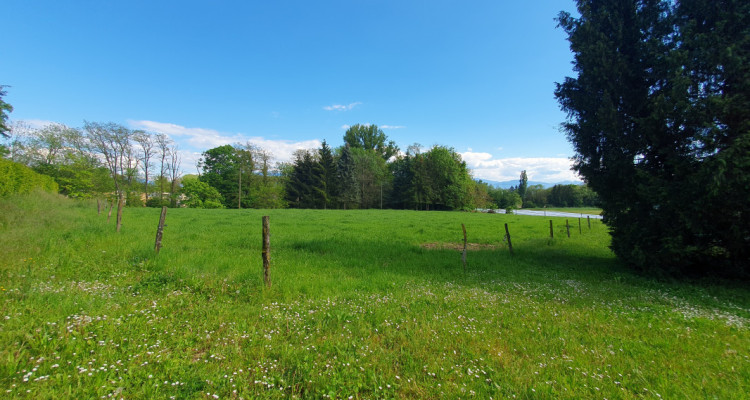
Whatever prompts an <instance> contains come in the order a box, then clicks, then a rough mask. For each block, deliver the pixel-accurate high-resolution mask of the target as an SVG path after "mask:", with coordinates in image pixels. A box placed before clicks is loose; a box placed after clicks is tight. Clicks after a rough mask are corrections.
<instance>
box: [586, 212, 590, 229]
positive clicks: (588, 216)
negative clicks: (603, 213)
mask: <svg viewBox="0 0 750 400" xmlns="http://www.w3.org/2000/svg"><path fill="white" fill-rule="evenodd" d="M586 220H587V221H588V222H589V229H591V216H590V215H587V216H586Z"/></svg>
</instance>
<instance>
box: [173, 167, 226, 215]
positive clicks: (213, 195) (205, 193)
mask: <svg viewBox="0 0 750 400" xmlns="http://www.w3.org/2000/svg"><path fill="white" fill-rule="evenodd" d="M181 184H182V188H181V193H182V194H184V195H185V201H184V202H183V204H184V205H186V206H187V207H190V208H224V205H223V204H222V201H221V200H222V198H221V193H219V191H218V190H216V188H214V187H212V186H211V185H209V184H207V183H206V182H202V181H200V180H199V179H198V177H196V176H195V175H185V176H184V177H183V178H182V181H181Z"/></svg>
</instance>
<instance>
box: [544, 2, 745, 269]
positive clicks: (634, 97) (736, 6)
mask: <svg viewBox="0 0 750 400" xmlns="http://www.w3.org/2000/svg"><path fill="white" fill-rule="evenodd" d="M577 3H578V11H579V14H580V16H579V17H574V16H572V15H571V14H569V13H561V14H560V16H559V19H558V21H559V25H560V26H561V27H562V28H563V29H564V30H565V31H566V33H567V34H568V40H569V42H570V47H571V49H572V50H573V52H574V54H575V61H574V69H575V71H576V72H577V76H576V77H572V78H566V79H565V81H564V82H563V83H562V84H558V85H557V88H556V91H555V96H556V97H557V99H558V101H559V102H560V104H561V107H562V108H563V110H565V111H566V112H567V113H568V116H569V119H568V121H567V122H566V123H565V124H564V125H563V127H564V129H565V131H566V133H567V136H568V139H569V140H570V141H571V142H572V143H573V145H574V147H575V150H576V156H575V163H574V169H575V170H576V171H577V172H578V173H579V174H580V175H581V176H582V177H583V178H584V179H585V180H586V182H587V183H588V185H589V186H590V187H591V188H592V189H593V190H594V191H595V192H596V193H597V194H598V195H599V199H600V202H601V206H602V209H603V215H604V218H605V222H606V223H607V224H608V225H609V227H610V230H611V233H612V248H613V250H614V251H615V253H616V254H617V255H618V256H619V257H620V258H621V259H623V260H624V261H626V262H627V263H628V264H630V265H632V266H634V267H635V268H639V269H642V270H649V271H662V272H667V273H671V274H685V273H699V274H726V275H743V276H746V275H747V274H748V273H749V272H750V270H748V265H750V210H749V209H748V202H747V199H748V198H750V3H749V2H747V1H744V0H719V1H710V2H709V1H707V0H692V1H680V2H677V1H660V0H627V1H622V0H607V1H593V0H579V1H578V2H577Z"/></svg>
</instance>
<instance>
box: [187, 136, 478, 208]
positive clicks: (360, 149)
mask: <svg viewBox="0 0 750 400" xmlns="http://www.w3.org/2000/svg"><path fill="white" fill-rule="evenodd" d="M343 139H344V144H343V145H342V146H340V147H338V148H335V149H334V148H331V147H330V146H329V145H328V143H327V142H326V141H323V143H322V145H321V147H320V148H317V149H301V150H297V151H296V152H295V153H294V156H293V160H292V161H290V162H287V163H279V164H277V165H276V168H275V169H271V166H270V164H269V161H270V159H271V155H270V154H269V153H268V152H267V151H264V150H263V149H260V148H258V147H256V146H253V145H252V144H246V145H234V146H231V145H225V146H219V147H216V148H213V149H210V150H207V151H205V152H204V153H203V157H202V158H201V161H200V163H199V167H200V168H199V169H200V171H199V176H198V178H197V180H198V181H199V182H202V183H205V184H207V185H208V186H210V187H212V188H215V189H216V191H217V194H218V195H219V196H217V197H214V200H215V201H218V202H220V203H221V204H222V206H224V207H227V208H242V207H258V208H269V207H292V208H316V209H329V208H337V209H355V208H406V209H416V210H460V209H469V208H475V207H481V206H487V205H488V202H489V201H490V199H489V197H488V195H487V193H486V192H485V193H483V195H482V194H477V193H476V188H477V184H476V183H475V182H474V181H473V179H472V178H471V175H470V174H469V170H468V168H467V166H466V163H465V162H463V161H462V160H461V157H460V155H459V154H458V153H456V152H455V150H453V149H451V148H447V147H443V146H434V147H432V148H431V149H429V150H427V151H422V149H421V147H420V146H419V145H413V146H410V147H409V149H408V150H407V151H406V153H401V152H400V150H399V148H398V147H397V146H396V144H395V143H394V142H393V141H390V140H388V138H387V136H386V135H385V133H383V131H382V129H379V128H378V127H377V125H370V124H368V125H362V124H357V125H353V126H351V127H349V128H348V129H347V131H346V133H345V134H344V137H343Z"/></svg>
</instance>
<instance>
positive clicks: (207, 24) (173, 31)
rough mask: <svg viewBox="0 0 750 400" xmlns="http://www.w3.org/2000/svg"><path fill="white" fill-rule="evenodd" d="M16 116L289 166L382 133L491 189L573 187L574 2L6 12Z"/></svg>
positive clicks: (44, 7)
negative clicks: (229, 148) (121, 131)
mask: <svg viewBox="0 0 750 400" xmlns="http://www.w3.org/2000/svg"><path fill="white" fill-rule="evenodd" d="M3 9H4V11H3V17H2V25H3V31H4V32H5V35H4V37H5V40H3V41H2V43H1V44H0V84H2V85H9V86H10V87H9V88H7V92H8V94H7V96H6V97H5V100H6V101H7V102H9V103H10V104H12V105H13V107H14V108H15V111H14V112H13V113H12V114H10V117H11V120H12V121H16V122H17V121H26V122H27V123H29V124H41V123H44V121H54V122H60V123H64V124H66V125H69V126H73V127H78V126H81V125H82V124H83V120H87V121H97V122H109V121H111V122H117V123H121V124H124V125H127V126H129V127H131V128H139V129H148V130H151V131H159V132H164V133H167V134H168V135H170V137H172V138H173V139H174V140H175V141H176V142H177V143H178V144H179V146H180V148H181V149H182V151H183V152H184V153H183V168H184V169H185V171H186V172H193V171H194V161H195V160H196V159H197V158H198V157H199V156H200V152H202V151H204V150H206V149H209V148H212V147H215V146H218V145H221V144H227V143H234V142H243V143H244V142H247V141H252V142H254V143H256V144H259V145H261V146H262V147H265V148H267V149H268V150H271V151H272V152H273V153H274V154H275V155H276V157H277V159H279V160H281V161H284V160H288V159H289V156H290V155H291V152H292V151H293V150H294V149H296V148H310V147H316V146H318V145H319V143H320V141H322V140H323V139H325V140H327V141H328V143H329V144H331V145H333V146H338V145H341V144H342V142H343V140H342V137H343V134H344V132H345V127H346V126H348V125H353V124H356V123H372V124H377V125H378V126H380V127H382V128H383V130H384V131H385V133H386V134H387V135H388V137H389V138H390V139H392V140H394V141H395V142H396V143H397V144H398V145H399V146H400V147H401V148H404V149H405V148H406V147H407V146H409V145H410V144H412V143H415V142H416V143H420V144H422V145H423V146H425V147H429V146H432V145H435V144H439V145H444V146H450V147H453V148H455V149H456V151H458V152H459V153H461V154H462V156H463V157H464V159H465V160H466V161H467V164H468V165H469V166H470V167H471V168H472V170H473V174H474V176H475V177H477V178H484V179H492V180H507V179H517V178H518V175H519V173H520V171H521V170H522V169H526V170H527V171H528V174H529V178H530V179H531V180H535V181H547V182H555V181H562V180H569V179H575V177H574V175H573V173H572V172H571V171H569V166H570V161H569V158H570V157H571V156H572V155H573V149H572V146H571V145H570V144H569V143H568V142H567V140H566V139H565V136H564V134H562V133H560V132H559V129H558V126H559V124H560V123H561V122H563V121H564V119H565V114H564V113H563V112H561V111H560V110H559V107H558V105H557V102H556V101H555V99H554V96H553V90H554V83H555V82H561V81H562V80H563V79H564V77H565V76H570V75H572V74H573V72H572V67H571V64H570V62H571V61H572V54H571V52H570V50H569V48H568V43H567V41H566V40H565V34H564V32H562V31H561V30H560V29H556V22H555V21H554V18H555V17H556V15H557V14H558V13H559V12H560V11H561V10H566V11H573V10H574V4H573V2H572V1H560V0H557V1H535V2H503V1H497V0H496V1H440V0H433V1H407V0H401V1H354V0H350V1H281V0H279V1H266V2H260V1H202V2H193V1H120V2H114V1H49V2H47V1H33V0H6V1H4V2H3Z"/></svg>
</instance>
